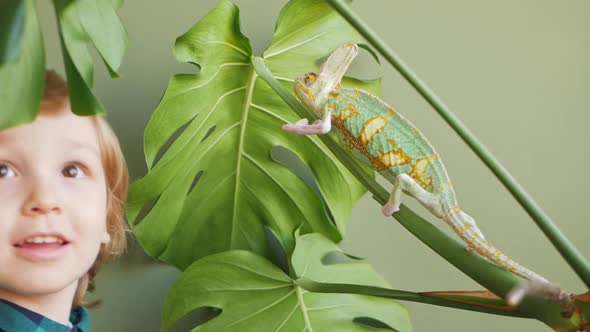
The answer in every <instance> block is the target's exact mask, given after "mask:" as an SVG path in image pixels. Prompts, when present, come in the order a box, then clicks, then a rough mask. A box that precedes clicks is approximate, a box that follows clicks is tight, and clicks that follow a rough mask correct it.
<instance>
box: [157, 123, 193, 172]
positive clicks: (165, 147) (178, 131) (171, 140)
mask: <svg viewBox="0 0 590 332" xmlns="http://www.w3.org/2000/svg"><path fill="white" fill-rule="evenodd" d="M197 116H198V114H197V115H195V116H194V117H193V118H192V119H190V120H189V121H187V122H186V123H185V124H183V125H182V126H180V127H178V128H177V129H176V130H175V131H174V132H173V133H172V135H170V137H169V138H168V139H167V140H166V143H164V145H162V147H161V148H160V150H158V153H157V154H156V158H154V162H153V163H152V167H154V166H155V165H156V164H157V163H158V161H160V159H162V156H164V154H166V152H167V151H168V149H170V147H171V146H172V144H174V142H175V141H176V139H177V138H178V137H180V135H182V133H184V131H185V130H186V128H187V127H188V126H189V125H190V124H191V123H192V122H193V120H194V119H195V118H196V117H197Z"/></svg>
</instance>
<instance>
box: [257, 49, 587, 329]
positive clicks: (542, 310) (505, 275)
mask: <svg viewBox="0 0 590 332" xmlns="http://www.w3.org/2000/svg"><path fill="white" fill-rule="evenodd" d="M252 64H253V65H254V69H255V70H256V73H257V74H258V75H259V76H260V78H262V79H263V80H264V81H265V82H266V83H267V84H269V86H270V87H271V88H272V89H273V90H274V91H275V92H276V93H277V94H278V95H279V96H280V97H281V98H282V99H283V100H284V101H285V103H287V105H289V106H290V107H291V108H292V109H293V111H295V113H297V114H298V115H299V116H300V117H302V118H307V119H309V120H311V121H313V120H315V119H314V117H313V115H312V114H311V113H309V112H308V111H307V110H306V109H305V108H304V107H303V106H302V105H301V104H300V103H299V101H297V99H295V97H294V96H293V95H292V94H291V93H290V92H289V91H288V90H286V89H285V88H284V87H283V86H282V85H281V83H280V82H279V81H277V80H276V79H275V78H274V76H273V75H272V73H271V72H270V70H269V69H268V67H266V64H265V63H264V60H263V59H262V58H260V57H253V58H252ZM318 137H319V138H320V140H321V141H322V142H323V143H324V144H325V145H326V146H327V147H328V148H329V149H330V150H331V151H332V153H334V155H335V156H336V157H337V158H338V159H339V160H340V162H342V164H343V165H344V166H346V167H347V168H348V170H349V171H350V172H351V173H352V174H353V175H354V176H355V177H356V178H357V179H358V180H359V181H360V182H361V183H362V184H363V185H364V186H365V187H366V188H367V189H368V190H369V191H370V192H371V193H372V194H373V198H374V199H375V200H376V201H377V202H379V204H384V203H385V202H386V201H387V199H388V197H389V193H388V192H387V191H386V190H385V189H384V188H383V187H382V186H381V185H379V184H378V183H377V182H376V181H375V180H374V179H373V178H372V177H371V175H369V174H367V172H365V170H364V169H363V168H362V167H361V166H360V165H359V163H358V162H356V160H355V159H354V158H353V157H352V156H351V155H350V154H349V153H348V152H346V151H345V150H344V149H343V148H342V147H341V146H340V145H339V144H338V142H336V141H335V140H334V139H333V138H332V137H331V136H330V135H319V136H318ZM393 217H394V218H395V219H397V220H398V221H399V223H400V224H401V225H402V226H404V227H405V228H406V229H407V230H408V231H409V232H411V233H412V234H413V235H414V236H416V238H418V239H419V240H420V241H422V242H423V243H424V244H426V245H427V246H428V247H430V248H431V249H432V250H434V251H435V252H436V253H437V254H438V255H440V256H441V257H443V258H444V259H445V260H447V261H448V262H449V263H451V264H452V265H454V266H455V267H457V268H458V269H459V270H461V271H462V272H463V273H465V274H466V275H468V276H469V277H470V278H471V279H473V280H474V281H475V282H477V283H479V284H480V285H482V286H483V287H485V288H486V289H489V290H490V291H492V292H493V293H494V294H496V295H497V296H499V297H501V298H504V297H505V296H506V294H507V293H508V292H509V291H510V290H511V289H512V288H513V287H515V286H516V285H518V283H520V281H521V279H519V278H518V277H516V276H515V275H513V274H511V273H510V272H508V271H506V270H503V269H501V268H500V267H498V266H496V265H494V264H492V263H490V262H489V261H487V260H485V259H484V258H482V257H480V256H479V255H477V254H475V253H473V252H469V251H467V250H465V244H463V243H459V242H458V241H456V240H455V239H453V238H451V237H450V236H448V235H447V234H445V233H443V232H442V231H440V230H439V229H438V228H436V227H434V226H433V225H432V224H430V223H429V222H428V221H426V220H425V219H423V218H422V217H420V216H418V215H417V214H415V213H414V212H413V211H412V210H410V209H408V208H407V207H406V206H404V205H402V206H401V208H400V211H399V212H397V213H395V214H394V215H393ZM474 308H477V310H479V307H475V306H474ZM474 310H475V309H474ZM519 310H520V311H522V312H523V313H524V314H526V315H530V316H533V317H535V318H537V319H539V320H540V321H542V322H544V323H546V324H547V325H549V326H552V327H555V328H560V329H572V328H576V327H577V326H578V325H577V324H578V323H577V320H579V314H574V316H572V318H569V319H565V318H563V317H561V315H560V309H559V305H558V304H556V303H553V302H549V301H548V300H544V299H540V298H537V297H528V298H526V299H525V300H524V301H523V303H522V304H521V305H520V306H519Z"/></svg>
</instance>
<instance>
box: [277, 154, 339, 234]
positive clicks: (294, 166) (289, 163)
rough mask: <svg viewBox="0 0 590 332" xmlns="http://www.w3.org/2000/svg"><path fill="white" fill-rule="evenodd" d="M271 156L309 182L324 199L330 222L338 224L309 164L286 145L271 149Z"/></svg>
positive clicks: (310, 186)
mask: <svg viewBox="0 0 590 332" xmlns="http://www.w3.org/2000/svg"><path fill="white" fill-rule="evenodd" d="M270 157H271V159H272V160H273V161H275V162H276V163H278V164H280V165H282V166H284V167H286V168H288V169H289V170H291V172H293V173H294V174H295V175H297V176H298V177H299V178H301V180H303V182H304V183H305V184H307V185H308V186H309V188H310V189H311V190H312V191H313V192H314V193H315V194H317V195H318V197H319V198H320V199H321V200H322V204H323V206H324V211H325V212H326V215H327V216H328V219H330V222H331V223H332V224H333V225H336V222H335V221H334V215H333V214H332V211H330V208H329V207H328V204H327V202H326V200H325V198H324V196H323V195H322V192H321V191H320V187H319V186H318V184H317V181H316V179H315V175H314V174H313V172H312V171H311V169H310V168H309V166H307V165H306V164H305V163H304V162H303V160H301V158H299V156H297V155H296V154H295V153H294V152H293V151H291V150H289V149H287V148H285V147H284V146H274V147H273V148H272V149H271V150H270Z"/></svg>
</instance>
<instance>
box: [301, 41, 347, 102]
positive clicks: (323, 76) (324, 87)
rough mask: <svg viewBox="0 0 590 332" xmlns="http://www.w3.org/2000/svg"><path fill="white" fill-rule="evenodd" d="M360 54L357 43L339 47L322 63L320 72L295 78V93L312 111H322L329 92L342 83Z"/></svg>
mask: <svg viewBox="0 0 590 332" xmlns="http://www.w3.org/2000/svg"><path fill="white" fill-rule="evenodd" d="M357 54H358V46H357V45H356V44H345V45H342V46H340V47H339V48H337V49H336V50H335V51H334V52H332V54H330V56H329V57H328V58H327V59H326V60H325V61H324V63H322V66H321V67H320V72H319V73H307V74H305V75H304V76H302V77H299V78H297V79H296V80H295V94H296V95H297V97H298V98H299V100H300V101H301V103H302V104H303V105H304V106H305V107H306V108H307V109H308V110H310V111H315V112H322V108H323V106H324V103H325V102H326V101H327V100H328V97H329V94H330V92H331V91H332V90H334V89H335V88H336V87H338V85H339V84H340V80H341V79H342V77H343V76H344V73H345V72H346V70H347V69H348V66H350V64H351V63H352V60H353V59H354V58H355V57H356V55H357Z"/></svg>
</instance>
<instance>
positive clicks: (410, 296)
mask: <svg viewBox="0 0 590 332" xmlns="http://www.w3.org/2000/svg"><path fill="white" fill-rule="evenodd" d="M295 283H296V284H297V285H298V286H300V287H302V288H304V289H305V290H308V291H310V292H321V293H337V294H343V293H349V294H351V293H352V294H362V295H370V296H378V297H384V298H389V299H394V300H402V301H410V302H418V303H426V304H432V305H436V306H441V307H448V308H455V309H463V310H469V311H476V312H483V313H487V314H492V315H500V316H511V317H521V318H533V316H530V315H527V314H525V313H523V312H520V311H516V310H512V311H507V310H502V309H495V308H494V306H492V305H490V306H485V304H484V303H483V301H482V305H481V306H479V305H475V304H471V303H461V302H458V301H451V300H447V299H444V298H439V297H432V296H424V295H421V294H419V293H415V292H408V291H403V290H396V289H387V288H380V287H372V286H364V285H351V284H335V283H321V282H317V281H313V280H311V279H307V278H299V279H297V280H295ZM504 306H506V304H504ZM506 307H507V306H506Z"/></svg>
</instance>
